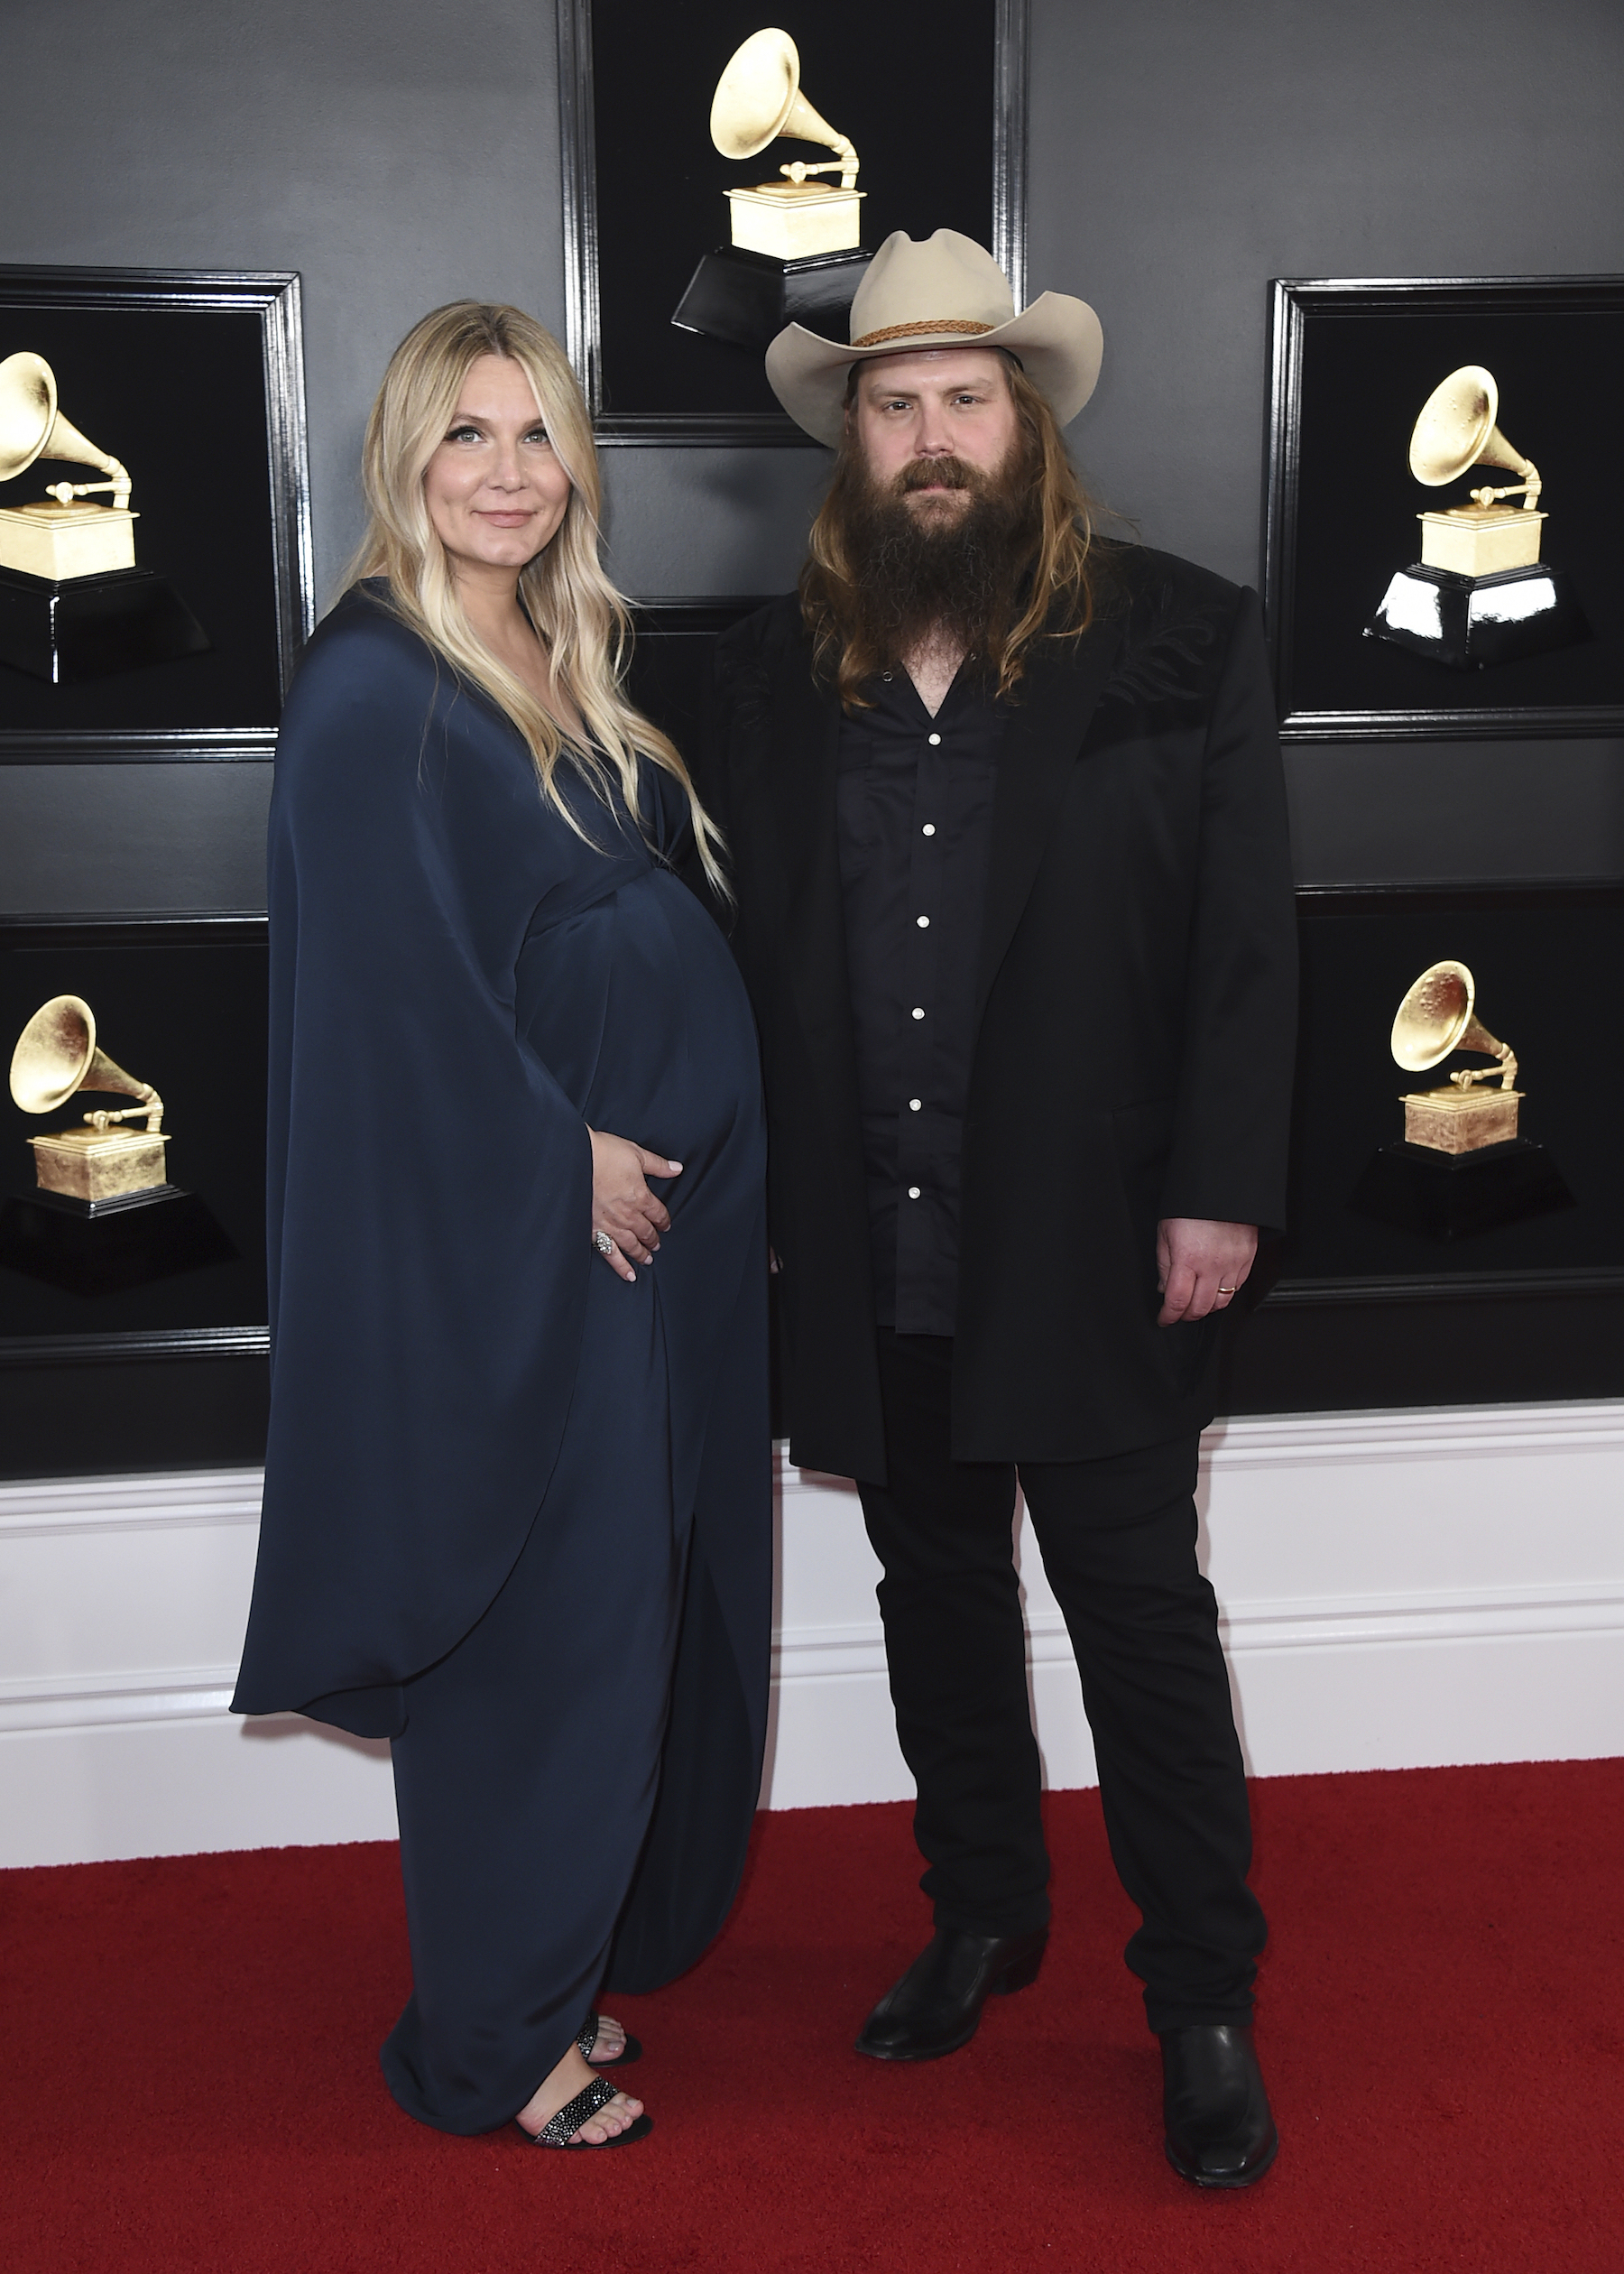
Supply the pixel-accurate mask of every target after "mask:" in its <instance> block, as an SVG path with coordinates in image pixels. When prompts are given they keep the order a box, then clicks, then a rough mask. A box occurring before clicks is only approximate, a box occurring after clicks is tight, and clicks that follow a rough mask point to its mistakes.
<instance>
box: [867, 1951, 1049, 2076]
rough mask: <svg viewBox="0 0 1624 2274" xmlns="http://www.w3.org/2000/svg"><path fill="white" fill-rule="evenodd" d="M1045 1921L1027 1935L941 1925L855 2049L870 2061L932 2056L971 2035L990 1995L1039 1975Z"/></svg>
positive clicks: (874, 2014) (881, 2005)
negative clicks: (967, 1930)
mask: <svg viewBox="0 0 1624 2274" xmlns="http://www.w3.org/2000/svg"><path fill="white" fill-rule="evenodd" d="M1047 1940H1048V1928H1047V1927H1037V1928H1035V1929H1034V1930H1033V1931H1032V1932H1031V1933H1030V1934H1026V1935H962V1934H960V1933H958V1932H957V1931H956V1930H955V1928H952V1927H937V1931H936V1933H935V1935H934V1936H933V1937H931V1939H930V1942H929V1943H928V1944H927V1946H926V1948H925V1949H924V1950H923V1951H922V1952H921V1953H920V1955H919V1956H918V1957H917V1958H916V1959H915V1960H914V1962H913V1964H912V1965H911V1966H909V1969H908V1972H907V1973H906V1974H904V1975H903V1977H902V1979H901V1981H900V1982H899V1983H897V1985H896V1987H895V1989H893V1990H890V1991H888V1992H886V1994H885V1996H884V1997H883V1998H881V2001H880V2002H879V2004H878V2005H877V2006H876V2007H875V2008H874V2011H872V2013H871V2014H870V2016H869V2018H868V2020H866V2021H865V2022H864V2023H863V2034H862V2036H861V2037H859V2038H858V2039H857V2050H858V2051H859V2053H866V2054H867V2055H868V2057H869V2058H870V2059H871V2060H874V2061H935V2060H939V2059H940V2058H941V2057H942V2055H943V2054H944V2053H956V2052H957V2051H958V2049H959V2047H960V2046H961V2045H968V2044H969V2042H970V2040H971V2038H973V2036H974V2035H975V2030H976V2025H977V2023H978V2022H979V2021H980V2020H981V2011H982V2008H983V2005H985V2003H986V2001H987V2000H988V1999H989V1998H990V1997H1001V1996H1003V1995H1005V1994H1006V1993H1007V1992H1010V1991H1011V1990H1024V1989H1025V1988H1026V1987H1027V1984H1028V1983H1030V1982H1034V1981H1036V1979H1037V1975H1038V1966H1039V1964H1041V1962H1042V1958H1043V1946H1044V1945H1045V1943H1047Z"/></svg>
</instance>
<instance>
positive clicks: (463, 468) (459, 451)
mask: <svg viewBox="0 0 1624 2274" xmlns="http://www.w3.org/2000/svg"><path fill="white" fill-rule="evenodd" d="M423 496H424V500H425V502H426V503H427V504H428V507H429V520H430V521H431V522H433V523H434V527H435V530H436V532H437V533H438V537H439V541H440V542H441V544H442V545H444V547H445V548H446V550H447V552H448V554H449V555H450V557H451V563H452V567H453V568H454V569H456V570H457V571H458V572H459V573H462V574H466V573H468V572H469V571H470V570H471V571H472V572H473V573H474V574H475V575H478V574H479V573H480V572H481V571H482V570H483V571H484V572H486V573H487V574H488V572H489V571H491V570H493V569H502V570H512V571H513V572H515V573H516V572H517V571H518V570H519V569H521V568H523V566H524V564H525V562H526V561H527V560H533V559H535V557H536V555H537V554H538V553H539V552H540V551H541V550H543V549H544V548H545V547H546V546H547V545H549V544H550V543H551V541H552V540H553V538H554V536H555V535H556V534H557V533H558V524H559V522H561V521H562V520H563V518H564V513H565V508H566V507H567V505H568V504H569V476H568V475H567V473H566V472H565V471H564V468H563V467H562V466H561V465H560V464H559V463H558V458H556V457H555V456H554V454H553V448H552V445H551V443H550V442H549V440H548V439H547V429H546V428H545V427H544V426H543V425H542V423H541V417H540V411H539V409H538V407H537V403H536V398H535V395H534V394H533V393H532V392H531V383H530V381H529V380H528V379H527V378H526V377H525V374H524V371H523V367H522V366H521V365H519V364H516V363H512V362H510V360H509V359H508V357H507V356H480V358H479V360H478V362H477V363H475V364H474V365H472V366H471V367H470V369H469V372H468V375H467V377H466V379H465V380H464V381H463V384H462V392H461V393H460V394H459V395H458V396H457V410H456V412H455V414H454V416H453V417H452V419H451V421H450V423H449V424H448V427H447V429H446V434H445V439H444V440H443V441H442V442H441V443H440V445H439V448H438V449H437V450H436V451H435V453H434V456H433V457H432V458H430V459H429V464H428V467H427V468H426V469H425V471H424V474H423Z"/></svg>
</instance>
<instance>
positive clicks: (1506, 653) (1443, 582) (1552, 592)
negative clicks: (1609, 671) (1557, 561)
mask: <svg viewBox="0 0 1624 2274" xmlns="http://www.w3.org/2000/svg"><path fill="white" fill-rule="evenodd" d="M1365 637H1366V639H1367V640H1390V641H1391V642H1392V643H1393V645H1394V646H1395V647H1401V648H1407V649H1408V650H1409V652H1410V653H1411V654H1412V655H1424V656H1426V659H1427V661H1429V662H1432V663H1446V664H1448V665H1449V667H1450V668H1451V670H1457V671H1472V670H1487V669H1488V668H1489V666H1490V664H1493V663H1512V662H1516V661H1518V660H1519V659H1520V658H1521V657H1523V656H1526V655H1545V654H1547V653H1548V652H1550V650H1551V649H1553V648H1564V647H1572V646H1573V645H1574V644H1575V642H1578V641H1580V640H1588V639H1589V637H1590V626H1589V624H1587V623H1586V622H1585V620H1584V611H1583V609H1582V608H1581V606H1580V605H1579V599H1578V595H1577V594H1576V592H1575V591H1574V589H1573V578H1571V577H1570V576H1569V575H1568V572H1567V570H1566V569H1565V568H1549V567H1547V566H1546V565H1544V564H1543V563H1538V562H1536V564H1535V565H1534V566H1533V567H1532V568H1504V569H1501V570H1500V571H1499V574H1498V575H1496V576H1492V577H1463V576H1461V575H1459V574H1458V573H1457V572H1456V571H1455V570H1454V569H1453V568H1431V567H1429V566H1428V565H1427V563H1426V562H1425V561H1420V560H1417V561H1413V562H1412V563H1411V564H1410V566H1409V567H1408V568H1401V569H1400V570H1399V572H1398V575H1397V576H1396V577H1395V578H1393V580H1392V582H1391V584H1389V587H1388V588H1387V592H1386V594H1385V596H1383V599H1382V603H1381V605H1380V606H1379V608H1378V609H1377V611H1376V613H1375V615H1373V616H1372V617H1371V619H1370V623H1369V624H1366V626H1365Z"/></svg>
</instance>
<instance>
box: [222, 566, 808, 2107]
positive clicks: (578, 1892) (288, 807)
mask: <svg viewBox="0 0 1624 2274" xmlns="http://www.w3.org/2000/svg"><path fill="white" fill-rule="evenodd" d="M560 786H561V788H562V789H563V790H564V794H565V796H566V797H567V800H568V802H569V806H570V810H571V812H572V814H573V815H574V816H575V818H576V819H577V822H578V823H579V829H578V830H577V829H575V828H572V827H570V824H569V821H568V820H567V819H566V818H565V817H564V816H563V815H561V814H559V813H558V812H557V811H556V810H554V809H550V808H549V807H548V806H547V805H546V804H544V803H543V801H542V800H541V798H540V795H539V792H538V789H537V784H536V780H535V774H534V770H533V767H532V765H531V760H530V757H529V754H528V753H527V751H526V750H525V748H524V746H523V744H522V742H521V739H520V737H519V736H518V735H517V734H516V733H515V732H514V730H513V729H512V726H511V725H510V724H509V723H508V722H507V720H506V719H504V718H503V716H501V714H500V713H499V712H497V711H496V710H495V709H494V707H493V706H491V705H490V704H488V703H487V702H486V701H485V700H484V698H481V697H480V696H478V695H477V694H475V693H474V692H473V691H471V690H470V689H468V688H467V687H466V686H463V685H459V684H457V681H456V680H455V679H453V678H452V676H451V675H450V674H449V673H448V671H447V670H446V669H445V668H444V667H443V666H438V665H437V663H436V661H435V659H434V657H433V656H432V654H431V653H430V652H429V650H428V649H427V648H426V647H425V646H424V645H423V644H422V642H420V641H419V640H418V639H417V638H416V637H415V636H414V635H413V634H412V633H411V632H410V631H409V630H407V629H406V628H405V627H404V626H403V625H401V624H399V623H398V622H397V621H396V620H395V619H394V618H393V617H392V615H390V614H389V613H388V612H387V610H386V608H385V607H384V606H383V605H381V604H380V602H379V600H378V599H377V597H376V596H375V595H370V596H369V595H368V593H367V592H366V591H365V590H364V588H363V589H362V590H359V591H357V592H356V593H355V594H353V595H351V596H349V598H348V599H346V601H345V602H344V603H343V604H341V605H340V607H339V608H338V609H337V610H336V611H335V613H334V615H332V616H331V617H329V618H328V622H327V624H324V626H323V627H322V629H321V631H320V632H319V633H318V635H317V637H316V639H315V641H314V642H312V645H311V648H310V650H309V652H308V655H307V658H306V661H305V663H304V665H303V667H302V669H301V671H300V677H299V679H298V682H297V684H296V686H295V688H294V689H293V692H292V695H291V698H290V701H289V705H288V710H287V715H286V718H285V721H284V725H283V728H282V733H281V738H280V741H279V744H278V763H277V783H276V791H275V796H274V799H273V802H272V825H271V874H270V890H271V945H272V1070H271V1095H272V1106H271V1124H270V1137H269V1237H270V1262H271V1284H272V1414H271V1428H270V1437H269V1444H268V1450H267V1460H266V1478H265V1502H264V1514H263V1527H262V1537H261V1544H260V1554H259V1564H258V1569H257V1573H256V1576H255V1583H254V1602H253V1608H252V1612H251V1615H250V1620H249V1626H248V1634H247V1640H246V1644H245V1653H244V1659H243V1667H242V1672H241V1676H240V1679H239V1684H238V1688H237V1694H236V1697H235V1710H237V1711H239V1712H244V1713H270V1712H277V1711H284V1710H289V1709H292V1710H297V1711H300V1712H304V1713H307V1714H309V1715H312V1716H313V1717H315V1718H317V1719H318V1720H324V1721H328V1722H331V1723H334V1724H337V1725H338V1726H339V1727H342V1728H346V1729H348V1730H351V1731H354V1732H356V1733H361V1734H364V1735H383V1736H388V1737H390V1738H392V1740H394V1741H395V1747H394V1749H395V1769H396V1781H397V1790H398V1793H399V1796H400V1800H401V1836H402V1865H403V1870H404V1873H405V1879H406V1886H407V1898H408V1910H409V1918H410V1921H411V1927H412V1934H413V1971H414V1979H415V1982H416V1985H417V1995H416V1996H414V1999H413V2001H412V2004H411V2005H410V2006H409V2007H408V2009H407V2013H406V2015H405V2016H404V2017H403V2018H402V2022H401V2028H400V2029H397V2031H396V2034H395V2037H394V2038H392V2040H391V2047H390V2048H389V2051H388V2054H387V2056H386V2061H385V2066H386V2069H387V2071H388V2073H389V2075H390V2080H391V2083H392V2086H393V2087H394V2089H395V2090H396V2092H397V2094H398V2095H399V2096H400V2097H401V2099H402V2100H404V2101H405V2103H406V2104H407V2105H408V2106H410V2107H412V2108H413V2112H415V2113H418V2114H420V2115H422V2116H424V2117H425V2118H426V2119H427V2120H428V2121H432V2122H436V2123H439V2124H442V2125H443V2126H445V2127H446V2128H447V2129H450V2130H455V2131H473V2130H477V2129H480V2128H482V2127H483V2126H484V2124H488V2123H494V2122H499V2121H502V2120H503V2118H504V2117H505V2116H508V2115H511V2114H512V2113H513V2112H514V2110H515V2109H516V2108H517V2107H519V2106H521V2105H522V2104H523V2103H524V2101H525V2100H527V2099H528V2098H529V2096H530V2094H531V2092H532V2091H533V2090H534V2089H535V2086H536V2085H538V2084H539V2083H540V2079H541V2077H542V2076H543V2075H545V2074H546V2073H547V2070H548V2069H549V2068H550V2067H551V2066H553V2064H554V2063H555V2062H556V2061H557V2060H558V2058H559V2057H560V2056H561V2055H562V2053H563V2052H564V2050H565V2049H566V2048H567V2045H568V2043H569V2041H570V2039H571V2038H573V2037H574V2035H575V2033H576V2029H577V2028H578V2026H579V2024H580V2022H581V2020H582V2019H583V2017H584V2013H585V2011H586V2006H587V2005H588V2004H589V2003H590V2001H591V1997H592V1995H593V1993H594V1992H595V1990H596V1988H597V1986H598V1984H599V1983H600V1982H601V1981H602V1979H603V1974H604V1964H605V1949H606V1946H607V1945H608V1942H609V1938H610V1936H611V1934H612V1933H615V1932H616V1929H617V1922H618V1934H617V1939H616V1942H615V1945H614V1979H615V1980H616V1981H618V1982H619V1983H620V1985H621V1986H622V1987H623V1988H626V1989H633V1990H636V1989H645V1988H651V1987H654V1986H656V1985H657V1984H658V1983H660V1982H662V1981H665V1980H668V1979H669V1978H670V1976H671V1975H673V1974H676V1973H678V1972H680V1971H681V1970H682V1969H683V1968H684V1967H685V1966H687V1965H688V1964H691V1963H692V1962H693V1960H694V1959H695V1958H696V1957H697V1955H698V1954H699V1952H700V1951H701V1950H702V1949H703V1947H704V1946H705V1944H706V1941H707V1940H708V1939H709V1937H711V1936H712V1935H713V1934H714V1933H715V1930H716V1928H717V1927H718V1926H719V1925H720V1923H721V1921H722V1918H724V1915H725V1913H726V1910H727V1908H728V1905H729V1903H730V1902H731V1900H732V1898H733V1894H734V1890H735V1888H736V1885H737V1881H738V1875H739V1872H740V1869H741V1867H742V1863H743V1849H744V1843H745V1840H746V1838H747V1835H748V1831H749V1825H750V1818H751V1814H752V1809H753V1806H754V1801H755V1797H756V1789H757V1783H758V1780H759V1776H760V1763H761V1745H762V1740H763V1734H764V1729H765V1714H766V1686H767V1658H768V1637H769V1618H770V1474H769V1458H770V1455H769V1434H768V1419H767V1402H766V1401H767V1383H766V1360H765V1332H764V1301H765V1292H764V1290H765V1284H766V1280H765V1248H764V1239H765V1232H764V1216H763V1203H762V1176H763V1133H762V1123H761V1100H760V1083H759V1075H758V1071H757V1066H756V1057H755V1041H754V1033H753V1029H752V1021H751V1014H750V1011H749V1007H748V1003H747V1002H746V999H745V996H744V993H743V987H742V985H741V984H740V983H739V981H738V978H737V976H736V974H735V971H734V965H733V961H732V958H731V957H730V955H729V953H728V951H727V948H726V946H725V943H724V940H723V939H722V938H721V935H720V934H719V932H718V931H717V930H716V929H715V925H714V923H713V922H712V921H711V920H710V918H709V916H708V915H707V914H706V912H705V911H704V910H703V909H702V908H701V907H700V905H699V903H698V901H697V900H696V899H695V898H694V897H693V895H692V894H691V893H690V892H688V891H687V888H686V887H685V886H684V885H682V884H681V883H678V880H677V878H676V877H675V875H674V874H672V873H671V865H670V864H672V863H673V862H674V861H675V860H676V859H678V858H679V857H680V855H681V853H682V850H683V836H684V832H685V830H686V828H687V814H686V800H684V799H683V798H682V797H681V795H680V792H679V790H678V789H677V787H676V785H675V784H673V783H672V782H671V781H670V779H669V776H667V775H665V774H663V773H662V772H660V771H659V770H658V769H654V768H652V767H649V766H647V765H645V766H644V768H643V770H642V774H641V783H640V806H641V815H640V817H639V820H640V821H641V827H640V826H639V820H634V819H633V818H632V816H630V815H629V814H628V813H627V812H626V811H625V809H623V806H621V805H620V804H619V803H618V802H617V803H616V805H615V806H614V809H613V810H612V809H609V808H606V807H605V806H604V803H603V801H602V800H600V799H599V798H597V797H596V796H595V795H594V794H593V793H592V792H591V791H590V790H588V789H587V788H586V785H585V784H584V783H583V782H582V781H580V780H579V778H578V777H574V778H573V779H572V777H571V775H570V772H569V770H568V768H567V766H566V767H565V768H564V769H563V770H562V771H561V773H560ZM591 1128H598V1129H603V1130H606V1131H610V1132H614V1133H615V1134H617V1135H621V1136H625V1137H629V1138H631V1139H632V1140H634V1141H635V1142H638V1143H640V1144H642V1145H646V1146H648V1147H650V1148H651V1149H653V1150H656V1151H663V1152H664V1153H666V1154H667V1155H668V1156H669V1158H671V1159H674V1160H680V1161H681V1162H682V1163H683V1170H682V1174H681V1175H680V1176H678V1177H675V1178H672V1179H668V1180H665V1181H664V1182H662V1183H660V1185H658V1186H657V1189H659V1190H660V1193H661V1195H662V1197H664V1198H665V1200H666V1202H667V1205H668V1206H669V1209H670V1211H671V1217H672V1225H671V1230H670V1232H669V1234H667V1235H666V1236H665V1239H664V1241H663V1243H662V1246H661V1249H660V1253H659V1255H658V1256H657V1257H656V1259H655V1261H654V1262H653V1264H652V1265H651V1266H650V1267H646V1268H641V1269H640V1270H639V1271H638V1275H637V1281H636V1283H635V1285H631V1286H628V1285H626V1284H625V1283H624V1282H623V1281H621V1280H618V1279H616V1278H614V1276H613V1275H612V1274H611V1273H610V1272H609V1271H608V1270H607V1268H606V1267H605V1266H604V1263H603V1262H601V1261H600V1260H599V1259H598V1258H597V1257H596V1256H595V1254H594V1253H593V1250H592V1248H591V1246H590V1244H589V1241H588V1237H587V1234H588V1228H589V1222H590V1206H591V1179H592V1170H591V1147H590V1140H589V1135H588V1132H589V1129H591ZM471 1942H472V1943H475V1944H477V1945H478V1946H479V1947H480V1951H481V1953H482V1955H481V1956H480V1958H479V1961H478V1964H477V1965H476V1966H475V1968H474V1972H473V1974H470V1971H469V1966H468V1964H467V1963H466V1949H465V1947H464V1946H468V1945H469V1944H470V1943H471ZM482 1969H483V1971H482ZM475 1975H477V1977H478V1978H477V1979H475Z"/></svg>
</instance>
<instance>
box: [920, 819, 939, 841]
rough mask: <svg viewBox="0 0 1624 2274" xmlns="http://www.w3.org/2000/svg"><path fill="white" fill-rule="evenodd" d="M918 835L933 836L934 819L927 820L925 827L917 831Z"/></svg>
mask: <svg viewBox="0 0 1624 2274" xmlns="http://www.w3.org/2000/svg"><path fill="white" fill-rule="evenodd" d="M919 835H920V836H921V837H935V835H936V823H935V822H934V821H927V823H926V824H925V827H923V828H922V829H921V830H920V831H919Z"/></svg>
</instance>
